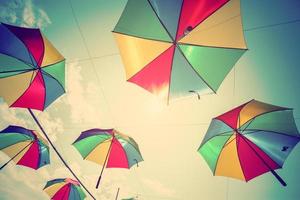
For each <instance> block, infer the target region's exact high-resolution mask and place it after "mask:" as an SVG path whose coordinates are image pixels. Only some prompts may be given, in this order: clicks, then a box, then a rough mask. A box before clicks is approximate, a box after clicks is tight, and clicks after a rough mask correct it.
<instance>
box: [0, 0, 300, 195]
mask: <svg viewBox="0 0 300 200" xmlns="http://www.w3.org/2000/svg"><path fill="white" fill-rule="evenodd" d="M84 2H85V3H83V1H81V0H60V1H58V0H54V1H37V0H24V1H21V0H13V1H12V0H3V1H1V3H0V21H2V22H6V23H10V24H15V25H20V26H25V27H39V28H41V29H42V31H43V33H44V34H45V35H46V36H47V38H48V39H49V40H50V41H51V42H52V43H53V44H54V45H55V46H56V47H57V49H58V50H59V51H60V52H61V53H62V55H64V57H65V58H66V63H67V65H66V90H67V93H66V94H65V95H63V96H62V97H61V98H60V99H58V100H57V101H55V102H54V103H53V104H52V105H51V106H50V107H49V108H47V109H46V110H45V112H37V111H36V112H35V113H36V115H37V116H38V118H39V119H40V121H41V123H42V124H43V126H44V127H45V130H46V131H47V132H48V133H49V136H50V138H51V139H52V140H53V141H54V143H55V145H56V146H57V148H58V149H59V151H60V152H61V153H62V155H63V156H64V158H65V159H66V160H67V162H68V163H69V164H70V166H71V167H72V168H73V169H74V171H75V172H76V173H77V174H78V175H79V177H80V178H81V179H82V181H83V182H84V183H85V184H86V185H87V186H88V187H89V188H90V189H91V191H92V193H93V194H95V196H97V197H98V199H103V200H111V199H113V198H114V196H115V195H116V192H117V188H120V197H122V198H126V197H127V198H128V197H133V196H137V195H138V197H139V199H143V200H144V199H147V200H148V199H149V200H152V199H155V200H157V199H166V200H173V199H174V200H175V199H178V200H198V199H224V200H225V199H226V200H227V199H230V200H231V199H232V200H235V199H236V200H237V199H241V198H242V199H249V200H250V199H251V200H252V199H259V200H260V199H261V200H265V199H272V200H273V199H278V200H279V199H297V197H299V195H300V191H299V186H300V183H299V179H300V175H298V174H299V173H298V168H299V167H298V166H299V164H300V161H299V156H300V146H299V145H298V146H297V147H296V148H295V150H294V151H293V152H292V153H291V154H290V157H289V158H288V159H287V161H286V164H285V165H284V168H283V169H282V170H278V173H279V174H280V175H281V176H282V177H284V179H285V180H286V182H287V183H288V186H287V187H286V188H282V187H281V185H280V184H278V183H277V181H276V180H275V179H274V177H273V176H272V175H271V174H265V175H263V176H260V177H258V178H256V179H254V180H252V181H250V182H248V183H244V182H241V181H238V180H234V179H230V178H225V177H214V176H213V175H212V174H211V171H210V169H209V167H208V165H207V164H206V163H205V161H204V160H203V159H202V157H201V156H200V155H199V154H198V153H197V148H198V147H199V144H200V143H201V140H202V138H203V136H204V134H205V132H206V130H207V128H208V125H209V122H210V120H211V118H213V117H214V116H217V115H219V114H221V113H224V112H226V111H227V110H229V109H231V108H232V107H235V106H238V105H240V104H242V103H244V102H246V101H248V100H250V99H253V98H255V99H257V100H261V101H264V102H268V103H271V104H275V105H281V106H286V107H291V108H294V116H295V118H296V123H297V125H298V127H299V126H300V94H299V93H298V91H299V88H300V82H299V77H298V76H299V74H300V68H299V63H300V56H299V44H300V38H299V35H300V13H299V10H300V2H299V1H298V0H288V1H282V0H253V1H248V0H241V5H242V17H243V26H244V33H245V39H246V42H247V45H248V49H249V50H248V51H247V52H246V53H245V54H244V55H243V56H242V57H241V59H240V60H239V61H238V63H237V64H236V65H235V67H234V69H233V70H232V71H231V72H230V73H229V74H228V76H227V77H226V79H225V80H224V82H223V84H222V85H221V87H220V88H219V90H218V94H217V95H208V96H204V97H202V98H201V100H197V98H196V97H189V98H185V99H181V100H178V101H176V102H173V103H171V104H170V105H168V106H167V105H165V103H164V102H162V101H161V100H159V99H158V98H156V97H155V96H153V95H151V94H150V93H148V92H147V91H145V90H143V89H141V88H140V87H138V86H136V85H133V84H131V83H128V82H126V79H125V71H124V68H123V65H122V61H121V58H120V55H119V51H118V48H117V46H116V43H115V41H114V38H113V36H112V33H111V31H112V30H113V28H114V25H115V24H116V22H117V20H118V18H119V17H120V15H121V12H122V10H123V9H124V6H125V4H126V0H120V1H106V0H89V1H84ZM9 124H15V125H22V126H25V127H27V128H30V129H36V130H38V127H37V126H36V125H35V124H34V122H33V121H32V119H31V118H30V116H29V114H28V112H27V111H26V110H23V109H13V108H8V106H7V104H6V103H5V102H4V101H3V100H2V99H1V98H0V128H1V129H3V128H5V127H7V126H8V125H9ZM90 128H117V129H118V130H120V131H121V132H123V133H126V134H128V135H130V136H132V137H133V138H134V139H135V140H136V141H137V142H138V143H139V146H140V150H141V152H142V154H143V157H144V160H145V161H144V162H142V163H141V164H140V165H139V167H133V168H131V169H130V170H124V169H108V170H106V171H105V172H104V176H103V180H102V183H101V186H100V188H99V189H98V190H96V189H94V186H95V183H96V180H97V178H98V174H99V172H100V170H101V168H100V166H98V165H95V164H94V163H91V162H89V161H83V160H82V158H81V156H80V154H79V153H78V152H77V151H76V150H75V148H73V147H72V146H71V143H72V142H73V141H74V140H75V139H76V138H77V137H78V136H79V134H80V132H81V131H84V130H87V129H90ZM7 160H8V157H7V156H5V155H4V154H3V153H1V152H0V163H4V162H5V161H7ZM59 177H71V174H69V172H68V171H67V170H66V169H65V168H64V167H63V165H62V163H61V162H60V161H59V160H58V158H57V156H56V155H55V154H54V152H52V151H51V165H48V166H45V167H43V168H41V169H39V170H38V171H33V170H31V169H29V168H24V167H20V166H16V165H14V164H9V165H8V166H7V167H6V168H5V169H3V170H2V171H1V173H0V199H38V200H40V199H48V196H47V195H46V194H45V193H44V192H43V191H42V188H43V187H44V185H45V183H46V182H47V180H50V179H53V178H59ZM249 194H251V195H249ZM88 198H89V197H88Z"/></svg>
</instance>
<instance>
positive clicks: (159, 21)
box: [147, 0, 174, 42]
mask: <svg viewBox="0 0 300 200" xmlns="http://www.w3.org/2000/svg"><path fill="white" fill-rule="evenodd" d="M147 2H148V3H149V5H150V7H151V9H152V11H153V12H154V14H155V16H156V17H157V19H158V21H159V22H160V24H161V25H162V26H163V28H164V29H165V31H166V32H167V34H168V35H169V37H170V38H171V40H172V41H173V42H174V39H173V37H172V36H171V34H170V33H169V31H168V29H167V27H166V26H165V25H164V23H163V22H162V20H161V19H160V17H159V16H158V14H157V13H156V12H155V9H154V8H153V6H152V4H151V2H150V1H149V0H147Z"/></svg>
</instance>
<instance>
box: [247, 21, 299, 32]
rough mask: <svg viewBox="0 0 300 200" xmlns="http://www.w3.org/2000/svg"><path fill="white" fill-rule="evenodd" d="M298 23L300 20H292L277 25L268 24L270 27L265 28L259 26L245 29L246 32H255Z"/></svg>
mask: <svg viewBox="0 0 300 200" xmlns="http://www.w3.org/2000/svg"><path fill="white" fill-rule="evenodd" d="M298 22H300V19H295V20H290V21H286V22H280V23H276V24H268V25H263V26H257V27H253V28H248V29H244V31H254V30H260V29H265V28H272V27H275V26H281V25H287V24H293V23H298Z"/></svg>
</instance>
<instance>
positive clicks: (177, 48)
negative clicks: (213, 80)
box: [176, 44, 217, 94]
mask: <svg viewBox="0 0 300 200" xmlns="http://www.w3.org/2000/svg"><path fill="white" fill-rule="evenodd" d="M176 48H177V49H178V50H179V52H180V53H181V55H182V56H183V57H184V58H185V60H186V62H187V63H188V64H189V66H190V67H191V68H192V69H193V70H194V72H195V73H196V74H197V75H198V76H199V78H200V79H201V80H202V81H203V82H204V83H205V84H206V85H207V86H208V87H209V88H210V89H211V90H212V91H213V92H214V93H215V94H216V93H217V92H216V91H215V90H214V89H212V87H211V86H210V85H209V84H208V83H207V82H206V81H205V80H204V79H203V78H202V76H200V74H199V73H198V72H197V71H196V70H195V69H194V68H193V66H192V64H191V63H190V61H189V60H188V59H187V58H186V57H185V55H184V53H183V52H182V50H181V49H180V47H178V45H177V44H176Z"/></svg>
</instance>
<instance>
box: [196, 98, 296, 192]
mask: <svg viewBox="0 0 300 200" xmlns="http://www.w3.org/2000/svg"><path fill="white" fill-rule="evenodd" d="M299 141H300V135H299V133H298V130H297V127H296V124H295V121H294V118H293V112H292V109H290V108H284V107H279V106H275V105H271V104H267V103H263V102H260V101H256V100H251V101H249V102H248V103H245V104H243V105H241V106H239V107H237V108H235V109H233V110H231V111H229V112H226V113H224V114H222V115H220V116H218V117H216V118H214V119H213V120H212V122H211V124H210V126H209V128H208V131H207V133H206V135H205V137H204V139H203V141H202V144H201V145H200V147H199V149H198V152H199V153H200V154H201V155H202V156H203V158H204V159H205V161H206V162H207V164H208V165H209V167H210V169H211V170H212V172H213V174H214V175H216V176H227V177H232V178H235V179H240V180H243V181H246V182H247V181H249V180H251V179H253V178H255V177H257V176H259V175H262V174H264V173H266V172H271V173H272V174H273V175H274V176H275V177H276V178H277V179H278V181H280V183H281V184H282V185H284V186H286V183H285V182H284V181H283V179H282V178H281V177H280V176H279V175H278V174H277V173H276V172H275V170H276V169H280V168H282V167H283V164H284V161H285V160H286V158H287V157H288V155H289V154H290V153H291V151H292V149H293V148H294V146H295V145H296V144H297V143H298V142H299Z"/></svg>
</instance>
